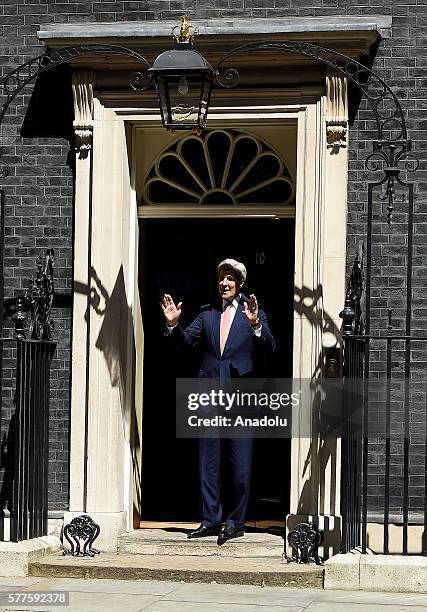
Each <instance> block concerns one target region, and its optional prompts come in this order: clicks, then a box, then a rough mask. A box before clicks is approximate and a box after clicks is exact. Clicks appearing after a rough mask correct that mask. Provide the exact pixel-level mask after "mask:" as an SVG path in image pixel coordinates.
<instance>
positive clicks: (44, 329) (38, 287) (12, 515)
mask: <svg viewBox="0 0 427 612" xmlns="http://www.w3.org/2000/svg"><path fill="white" fill-rule="evenodd" d="M52 301H53V251H48V252H47V254H46V256H45V257H44V258H42V257H39V258H38V260H37V273H36V275H35V276H34V277H33V279H32V280H31V281H30V285H29V288H28V289H27V290H26V291H25V293H24V295H23V296H21V297H20V298H18V299H17V301H16V308H15V311H14V313H13V314H12V316H11V319H12V321H13V323H14V326H15V335H16V338H11V337H10V338H3V339H1V340H0V355H1V362H2V377H1V379H0V382H1V397H2V412H3V414H2V418H3V423H2V424H3V426H4V424H5V423H6V422H7V433H6V431H5V430H4V429H3V431H2V440H1V467H2V472H3V474H2V476H3V478H2V482H1V483H0V519H1V520H0V540H10V541H12V542H18V541H21V540H26V539H28V538H35V537H38V536H42V535H47V533H48V515H47V512H48V461H49V391H50V366H51V362H52V358H53V355H54V353H55V348H56V343H55V342H52V332H53V324H52V322H51V320H50V308H51V306H52ZM27 311H30V313H31V316H30V318H29V326H28V331H27V322H28V321H27V315H26V312H27ZM27 334H28V335H29V338H26V335H27ZM7 417H10V418H7Z"/></svg>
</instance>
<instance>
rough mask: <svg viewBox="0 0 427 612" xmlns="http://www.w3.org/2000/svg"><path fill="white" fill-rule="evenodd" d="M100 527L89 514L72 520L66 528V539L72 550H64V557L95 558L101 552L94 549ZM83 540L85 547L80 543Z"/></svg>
mask: <svg viewBox="0 0 427 612" xmlns="http://www.w3.org/2000/svg"><path fill="white" fill-rule="evenodd" d="M99 532H100V527H99V525H98V523H95V521H94V520H93V518H92V517H90V516H89V515H88V514H81V515H80V516H76V517H75V518H73V519H72V521H71V523H68V524H67V525H65V527H64V537H65V539H66V540H67V542H68V543H69V544H70V550H64V552H63V554H64V555H72V556H73V557H94V556H95V555H99V552H100V551H99V550H97V549H96V548H93V547H92V544H93V543H94V541H95V540H96V538H97V537H98V535H99ZM81 540H83V547H82V546H81V543H80V541H81Z"/></svg>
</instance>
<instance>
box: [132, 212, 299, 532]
mask: <svg viewBox="0 0 427 612" xmlns="http://www.w3.org/2000/svg"><path fill="white" fill-rule="evenodd" d="M140 231H141V240H140V243H141V251H140V293H141V304H142V315H143V325H144V372H143V375H144V383H143V394H144V395H143V421H142V509H141V510H142V511H141V518H142V520H149V521H169V522H178V521H197V520H198V519H199V482H198V450H197V440H184V439H176V436H175V379H176V378H177V377H191V376H196V375H197V370H198V363H199V355H198V354H197V352H196V351H195V352H192V353H189V354H185V356H183V355H177V354H176V353H174V352H173V351H171V349H170V346H169V344H168V342H167V340H166V339H165V338H164V335H163V315H162V313H161V310H160V306H159V300H160V297H161V295H162V294H163V293H170V294H171V295H172V296H173V298H174V299H175V300H176V301H182V302H183V305H182V320H181V323H182V324H183V325H184V326H185V325H188V324H189V323H190V322H191V321H192V320H193V318H194V317H195V316H196V315H197V312H198V309H199V307H200V306H201V305H203V304H207V303H209V302H211V300H212V298H213V297H215V296H216V291H217V289H216V266H217V264H218V263H219V262H220V261H221V260H222V259H225V258H227V257H233V258H235V259H237V260H239V261H242V262H243V263H244V264H245V265H246V267H247V270H248V278H247V283H246V285H245V286H244V288H243V290H244V292H245V294H250V293H255V294H256V296H257V298H258V301H259V302H260V304H261V305H262V307H263V309H264V310H265V311H266V313H267V316H268V319H269V323H270V327H271V330H272V332H273V334H274V336H275V338H276V342H277V351H276V353H275V356H274V358H273V359H272V361H271V363H270V364H269V376H272V377H283V378H284V377H291V375H292V324H293V289H294V286H293V277H294V221H293V220H292V219H281V220H271V219H203V220H195V219H191V220H189V219H185V220H184V219H179V220H177V219H167V220H144V221H141V228H140ZM289 461H290V441H289V440H256V441H255V447H254V462H253V474H252V496H251V504H250V510H249V516H248V520H267V521H268V520H280V519H283V518H284V516H285V514H286V513H287V512H288V506H289V487H290V469H289V468H290V466H289ZM224 482H226V478H224ZM225 498H226V491H225Z"/></svg>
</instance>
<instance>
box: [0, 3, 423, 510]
mask: <svg viewBox="0 0 427 612" xmlns="http://www.w3.org/2000/svg"><path fill="white" fill-rule="evenodd" d="M212 6H213V5H212V3H211V2H207V1H206V0H200V1H197V0H196V1H194V2H183V1H181V0H152V1H150V0H147V1H145V2H131V1H111V2H109V1H104V2H83V1H82V2H75V1H70V2H66V1H62V2H45V1H44V0H39V1H37V0H30V1H28V2H22V1H21V2H14V1H13V0H10V1H9V2H6V3H1V4H0V65H1V69H2V71H3V73H5V72H6V71H7V70H9V69H10V68H12V67H14V66H16V65H18V64H20V63H21V62H23V61H24V60H26V59H28V58H29V57H31V56H34V55H36V54H37V53H38V52H39V50H40V46H39V43H38V41H37V38H36V31H37V29H38V27H39V25H40V24H45V23H68V22H70V23H76V22H91V21H92V22H93V21H97V22H101V21H104V22H114V21H122V20H146V19H162V20H168V21H170V22H175V20H176V19H177V18H178V17H179V16H180V15H181V14H182V13H183V12H186V13H188V14H190V15H191V16H192V17H193V18H210V19H216V20H218V19H224V18H227V17H239V16H241V17H243V16H244V17H253V18H257V17H275V16H285V17H291V16H321V15H341V16H342V19H343V21H345V16H346V15H370V14H388V15H389V14H391V15H392V16H393V28H392V38H391V39H388V40H384V41H382V43H381V45H380V47H379V49H378V52H377V54H376V57H375V60H374V62H373V69H374V70H375V71H376V72H378V74H380V75H381V76H382V77H383V78H385V79H386V80H387V82H388V83H389V84H390V85H391V86H392V87H393V88H395V91H396V93H397V94H398V96H399V98H400V100H401V102H402V106H403V108H404V111H405V114H406V117H407V123H408V128H409V132H410V135H411V137H412V139H413V142H414V151H415V152H416V153H417V155H418V157H419V158H420V160H421V162H422V164H423V167H422V169H421V170H419V171H418V173H417V179H418V183H417V187H416V193H415V197H416V218H415V236H414V250H413V254H414V265H415V272H414V288H415V289H414V306H415V308H414V325H413V327H414V330H417V331H418V332H422V331H425V322H426V314H427V313H426V309H425V306H424V304H425V298H426V297H427V289H426V276H427V272H425V266H424V261H425V255H426V251H427V246H426V219H427V217H426V213H427V202H426V197H425V194H426V190H427V175H426V170H425V160H426V156H427V152H426V145H425V137H426V130H427V120H426V119H425V113H424V111H425V109H426V108H427V102H426V99H427V95H426V94H427V68H426V67H425V58H426V56H427V46H426V41H427V4H425V0H393V1H392V2H390V1H385V0H359V1H355V0H217V2H216V3H215V8H212ZM55 83H58V80H56V81H55ZM64 87H69V81H67V79H64ZM53 91H54V89H53ZM30 93H31V88H28V91H25V95H23V96H20V97H19V99H18V102H17V105H15V106H14V107H13V108H12V109H11V111H10V112H9V115H8V119H7V121H6V122H5V125H4V126H3V136H5V137H6V142H7V144H6V146H5V151H4V152H5V154H6V157H7V159H8V161H9V165H10V167H11V174H10V175H9V177H8V178H7V179H6V180H5V191H6V203H7V205H6V215H7V218H6V245H5V249H6V250H5V255H6V261H5V265H6V287H7V293H8V295H10V294H12V293H14V292H16V291H19V290H21V289H22V288H23V287H24V286H25V285H26V283H27V278H28V271H29V270H30V269H31V268H32V266H33V262H34V257H35V255H37V254H39V253H40V252H42V251H44V249H45V247H46V246H54V247H55V249H56V253H57V265H56V271H57V278H58V283H57V287H58V290H59V291H60V292H62V293H63V294H64V295H66V294H69V292H70V289H71V278H72V270H71V265H72V184H73V181H72V168H70V167H69V165H68V164H67V157H68V154H69V143H68V137H69V130H70V122H71V117H70V115H68V116H62V118H55V117H52V115H51V113H52V112H53V110H52V108H51V110H50V111H49V112H45V113H44V114H43V116H38V117H34V116H33V117H31V116H30V117H28V113H27V124H28V126H29V128H31V129H29V130H28V131H27V132H26V135H25V136H24V138H21V137H20V135H19V127H20V124H21V123H22V121H23V120H24V117H25V114H26V107H27V104H28V100H29V95H30ZM68 93H69V90H68ZM55 95H57V94H56V93H55ZM54 106H56V105H54ZM366 108H367V106H366V101H364V100H362V102H361V104H360V110H359V115H358V117H357V119H356V120H354V121H353V123H352V126H351V132H350V166H349V213H348V233H349V238H348V244H349V249H348V254H349V264H350V260H351V259H352V258H353V255H354V251H355V245H356V244H357V242H358V241H359V239H360V238H361V237H363V236H364V235H365V231H366V181H367V180H372V179H373V178H375V176H372V175H371V174H370V173H369V172H367V171H366V169H365V167H364V161H363V160H364V157H365V155H366V153H367V151H369V147H370V145H369V143H367V142H366V140H370V139H372V137H373V123H372V118H371V116H370V115H369V114H368V113H367V112H366ZM61 121H62V124H61ZM53 137H55V138H53ZM375 208H376V211H379V210H380V203H379V201H378V200H375ZM382 219H383V214H382V216H381V217H378V220H377V221H376V223H375V225H374V241H373V253H374V256H375V259H374V262H373V264H374V266H373V273H374V275H373V313H372V314H373V325H374V327H375V328H376V329H385V325H386V322H385V320H384V315H385V312H386V308H387V307H388V306H392V307H393V308H394V323H395V325H396V327H397V328H400V329H401V328H402V320H403V319H402V313H403V310H404V292H405V283H406V281H405V278H404V266H405V262H406V258H407V252H406V250H405V244H406V243H405V240H406V238H405V236H404V234H405V231H404V227H403V225H402V224H404V223H405V221H406V209H405V205H404V204H402V205H400V209H399V206H397V214H396V216H395V221H396V223H395V225H394V228H393V229H392V230H391V231H390V230H388V228H387V226H386V225H385V224H384V223H383V222H382ZM70 314H71V311H70V309H69V308H64V309H61V310H56V311H55V312H54V316H55V319H56V321H57V338H58V352H57V359H56V361H55V363H54V369H53V374H52V379H53V380H52V383H53V385H52V388H53V402H52V445H51V448H52V450H51V460H52V461H51V472H50V473H51V476H50V480H51V495H50V502H51V506H52V508H63V507H66V505H67V470H68V467H67V466H68V444H67V441H68V437H67V436H68V417H69V356H70ZM383 356H384V355H383V352H382V353H381V351H379V352H378V359H377V361H375V360H374V362H373V363H372V367H373V370H376V371H377V372H379V371H380V370H381V368H383V366H382V365H381V363H383ZM421 357H422V356H421ZM394 367H395V368H396V369H399V368H401V365H400V364H399V362H398V361H397V362H396V365H395V366H394ZM418 367H421V366H420V365H418ZM7 416H8V415H7V414H6V415H3V418H6V419H7ZM399 418H401V415H400V416H399V414H398V415H397V416H396V419H399ZM393 448H394V449H395V455H394V458H395V459H396V461H397V459H398V458H399V457H400V456H401V455H400V447H399V445H398V444H396V445H395V447H393ZM418 454H419V451H418ZM417 456H418V455H417ZM370 457H371V467H372V470H371V475H370V487H371V489H370V491H372V498H373V500H374V506H375V503H376V502H375V499H376V497H378V495H380V490H381V487H382V483H383V475H382V474H383V463H384V462H383V455H382V451H381V449H380V448H379V446H373V447H372V453H371V456H370ZM417 466H418V459H414V462H413V466H412V468H413V470H414V471H413V477H414V480H413V483H418V480H419V479H418V476H419V470H420V469H421V466H418V467H417ZM412 468H411V469H412ZM396 472H399V473H398V474H397V479H396V482H395V486H396V487H397V488H399V487H401V466H400V467H399V468H397V469H396ZM417 479H418V480H417ZM413 496H414V497H417V496H418V499H421V497H420V496H421V490H420V488H418V485H416V484H414V489H413ZM415 505H418V502H417V504H415ZM396 507H399V503H397V502H396Z"/></svg>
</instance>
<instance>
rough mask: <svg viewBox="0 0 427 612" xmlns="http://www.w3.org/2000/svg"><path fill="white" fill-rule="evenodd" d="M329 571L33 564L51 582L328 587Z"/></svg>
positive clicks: (109, 559)
mask: <svg viewBox="0 0 427 612" xmlns="http://www.w3.org/2000/svg"><path fill="white" fill-rule="evenodd" d="M323 574H324V568H323V567H320V566H316V565H299V564H296V563H295V564H294V563H289V564H288V563H286V562H283V561H282V559H280V558H279V559H277V558H270V557H266V558H218V557H209V556H208V557H199V556H184V555H179V556H172V555H134V554H110V553H101V554H99V555H96V556H95V557H71V556H64V555H62V554H55V555H50V556H49V557H45V558H44V559H40V560H37V561H34V562H32V563H30V564H29V575H30V576H40V577H48V578H92V579H94V578H99V579H115V580H163V581H176V582H204V583H217V584H241V585H257V586H281V587H300V588H318V589H321V588H323Z"/></svg>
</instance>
